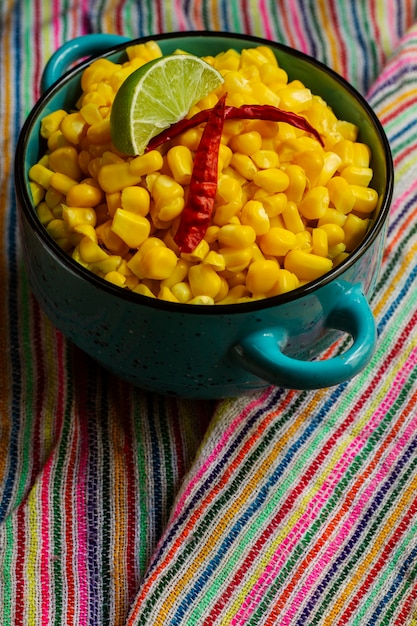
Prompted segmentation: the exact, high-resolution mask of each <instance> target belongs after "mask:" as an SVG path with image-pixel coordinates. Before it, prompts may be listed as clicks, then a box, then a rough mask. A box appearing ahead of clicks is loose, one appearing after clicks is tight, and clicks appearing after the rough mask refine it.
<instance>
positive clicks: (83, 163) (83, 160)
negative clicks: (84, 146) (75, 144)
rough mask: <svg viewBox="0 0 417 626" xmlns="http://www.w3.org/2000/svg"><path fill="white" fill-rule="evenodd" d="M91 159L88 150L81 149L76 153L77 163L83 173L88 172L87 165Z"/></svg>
mask: <svg viewBox="0 0 417 626" xmlns="http://www.w3.org/2000/svg"><path fill="white" fill-rule="evenodd" d="M90 161H91V154H90V153H89V152H88V150H81V151H80V152H79V154H78V165H79V167H80V169H81V171H82V172H83V174H88V173H89V172H88V166H89V164H90Z"/></svg>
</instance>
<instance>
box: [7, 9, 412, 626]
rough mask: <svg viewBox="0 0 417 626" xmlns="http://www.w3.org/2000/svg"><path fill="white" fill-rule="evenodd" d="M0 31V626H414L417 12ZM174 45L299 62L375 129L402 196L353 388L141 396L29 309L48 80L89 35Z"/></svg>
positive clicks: (271, 13)
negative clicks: (331, 77)
mask: <svg viewBox="0 0 417 626" xmlns="http://www.w3.org/2000/svg"><path fill="white" fill-rule="evenodd" d="M0 20H1V21H0V47H1V57H0V58H1V61H0V63H1V73H0V83H1V90H0V98H1V106H0V141H1V154H2V159H1V167H0V179H1V180H0V226H1V227H0V232H1V235H0V236H1V245H0V284H1V289H2V296H1V297H0V345H1V346H2V352H1V355H0V624H1V626H12V625H13V626H18V625H19V626H20V625H22V626H29V625H30V626H31V625H36V626H48V625H52V624H59V625H64V624H65V625H66V626H72V625H74V626H83V625H85V626H87V625H88V626H93V625H94V626H107V625H109V626H122V625H126V626H127V625H128V626H134V625H135V626H136V625H139V624H155V625H172V626H174V625H175V626H179V625H184V626H185V625H187V626H191V625H200V624H201V625H204V626H209V625H210V624H213V625H219V626H220V625H228V624H231V625H233V626H242V625H251V626H255V625H258V624H266V625H273V624H279V625H282V626H286V625H290V624H291V625H292V624H294V625H295V624H296V625H299V626H313V625H317V626H318V625H320V626H322V625H323V626H324V625H326V626H333V625H342V624H343V625H346V624H349V625H358V626H359V625H360V626H364V625H367V626H368V625H369V626H371V625H385V626H388V625H391V624H392V625H395V626H405V625H407V626H410V625H412V624H417V579H416V577H417V532H416V531H417V406H416V405H417V339H416V337H417V237H416V231H417V116H416V113H415V112H416V106H417V2H416V1H415V0H386V1H385V0H352V1H351V2H345V1H344V0H275V1H274V2H273V1H269V0H240V1H238V0H195V1H194V2H190V1H189V0H137V1H136V2H135V1H134V0H125V1H124V2H117V1H115V0H88V1H87V0H80V1H79V2H76V3H72V2H69V1H67V0H53V1H51V2H46V1H43V0H31V1H24V0H4V1H3V2H1V3H0ZM185 29H194V30H201V29H210V30H226V31H231V32H246V33H250V34H255V35H259V36H263V37H267V38H269V39H271V40H277V41H281V42H284V43H287V44H289V45H291V46H293V47H295V48H298V49H300V50H302V51H304V52H306V53H309V54H311V55H313V56H315V57H317V58H318V59H320V60H321V61H323V62H325V63H327V64H328V65H330V66H331V67H333V68H334V69H335V70H336V71H338V72H339V73H341V74H342V75H343V76H345V77H346V78H347V79H349V80H350V81H351V82H352V84H353V85H355V86H356V87H357V88H358V89H359V90H360V91H361V92H362V93H363V94H366V95H367V99H368V101H369V102H370V104H371V105H372V106H373V107H374V109H375V111H376V113H377V115H378V116H379V118H380V120H381V122H382V124H383V125H384V127H385V130H386V133H387V135H388V138H389V141H390V143H391V147H392V152H393V158H394V164H395V173H396V187H395V193H394V198H393V202H392V208H391V217H390V223H389V232H388V240H387V247H386V251H385V254H384V259H383V267H382V271H381V275H380V278H379V282H378V285H377V289H376V291H375V294H374V296H373V297H372V301H371V305H372V309H373V311H374V314H375V317H376V321H377V327H378V347H377V351H376V353H375V355H374V357H373V359H372V362H371V363H370V365H369V366H368V367H367V368H366V370H365V371H364V372H363V373H362V374H360V375H359V376H357V377H356V378H354V379H353V380H351V381H350V382H348V383H344V384H342V385H339V386H337V387H333V388H331V389H327V390H320V391H317V392H300V391H293V390H284V389H280V388H269V389H267V390H265V391H263V392H259V393H256V394H253V395H251V396H249V397H244V398H239V399H231V400H224V401H221V402H219V403H214V402H209V401H185V400H175V399H167V398H164V397H162V396H158V395H156V394H155V395H153V394H147V393H144V392H142V391H140V390H138V389H134V388H132V387H131V386H129V385H128V384H127V383H124V382H122V381H120V380H118V379H116V378H115V377H113V376H112V375H110V374H108V373H106V372H105V371H103V370H102V369H101V368H100V367H99V366H97V365H96V364H95V363H94V362H92V361H91V360H90V359H89V358H87V357H86V356H85V355H84V354H82V353H81V352H80V351H79V350H78V349H76V348H74V347H73V346H72V345H71V344H70V343H69V342H68V341H67V340H65V339H64V338H63V337H62V335H61V334H60V333H59V332H58V331H57V330H55V329H54V327H53V326H52V325H51V323H50V322H49V321H48V319H47V318H46V317H45V315H44V314H43V313H42V311H41V310H40V309H39V307H38V305H37V303H36V301H35V300H34V298H33V296H32V295H31V292H30V288H29V286H28V283H27V279H26V274H25V271H24V269H23V266H22V257H21V249H20V240H19V233H18V225H17V217H16V210H15V199H14V189H13V158H14V149H15V145H16V141H17V136H18V132H19V130H20V128H21V125H22V124H23V121H24V119H25V117H26V116H27V114H28V112H29V111H30V109H31V108H32V106H33V104H34V103H35V101H36V100H37V98H38V97H39V95H40V88H39V83H40V76H41V73H42V70H43V67H44V66H45V63H46V62H47V60H48V58H49V57H50V55H51V54H52V52H53V51H54V50H56V49H57V48H58V47H59V46H60V45H61V44H63V43H64V42H65V41H67V40H68V39H71V38H73V37H75V36H78V35H81V34H85V33H88V32H111V33H120V34H123V35H126V36H128V37H137V36H141V35H152V34H155V33H159V32H168V31H176V30H185ZM336 350H338V347H337V346H335V347H334V348H333V352H335V351H336ZM330 353H332V351H330Z"/></svg>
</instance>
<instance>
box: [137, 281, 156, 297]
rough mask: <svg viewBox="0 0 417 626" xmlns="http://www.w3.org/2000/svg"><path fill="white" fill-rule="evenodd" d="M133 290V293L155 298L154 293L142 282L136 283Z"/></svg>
mask: <svg viewBox="0 0 417 626" xmlns="http://www.w3.org/2000/svg"><path fill="white" fill-rule="evenodd" d="M133 291H134V292H135V293H138V294H140V295H141V296H147V297H148V298H156V296H155V294H154V293H153V292H152V291H151V290H150V289H149V287H148V286H147V285H145V284H144V283H139V285H137V286H136V287H135V288H134V289H133Z"/></svg>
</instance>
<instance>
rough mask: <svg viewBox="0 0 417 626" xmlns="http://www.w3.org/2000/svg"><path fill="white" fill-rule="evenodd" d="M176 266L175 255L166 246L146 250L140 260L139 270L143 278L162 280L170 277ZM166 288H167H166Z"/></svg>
mask: <svg viewBox="0 0 417 626" xmlns="http://www.w3.org/2000/svg"><path fill="white" fill-rule="evenodd" d="M176 265H177V255H176V254H175V252H173V250H170V249H169V248H167V247H166V246H153V247H151V248H149V249H148V250H146V252H145V253H144V254H143V256H142V259H141V270H142V272H143V274H144V276H145V278H150V279H151V280H163V279H165V278H168V277H169V276H171V274H172V272H173V271H174V269H175V267H176ZM166 288H168V287H166Z"/></svg>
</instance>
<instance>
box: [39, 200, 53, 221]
mask: <svg viewBox="0 0 417 626" xmlns="http://www.w3.org/2000/svg"><path fill="white" fill-rule="evenodd" d="M36 213H37V216H38V219H39V221H40V223H41V224H43V226H46V225H47V224H49V222H51V221H52V220H53V219H54V214H53V213H52V211H51V209H50V207H49V206H48V205H47V203H46V202H40V203H39V204H38V205H37V207H36Z"/></svg>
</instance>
